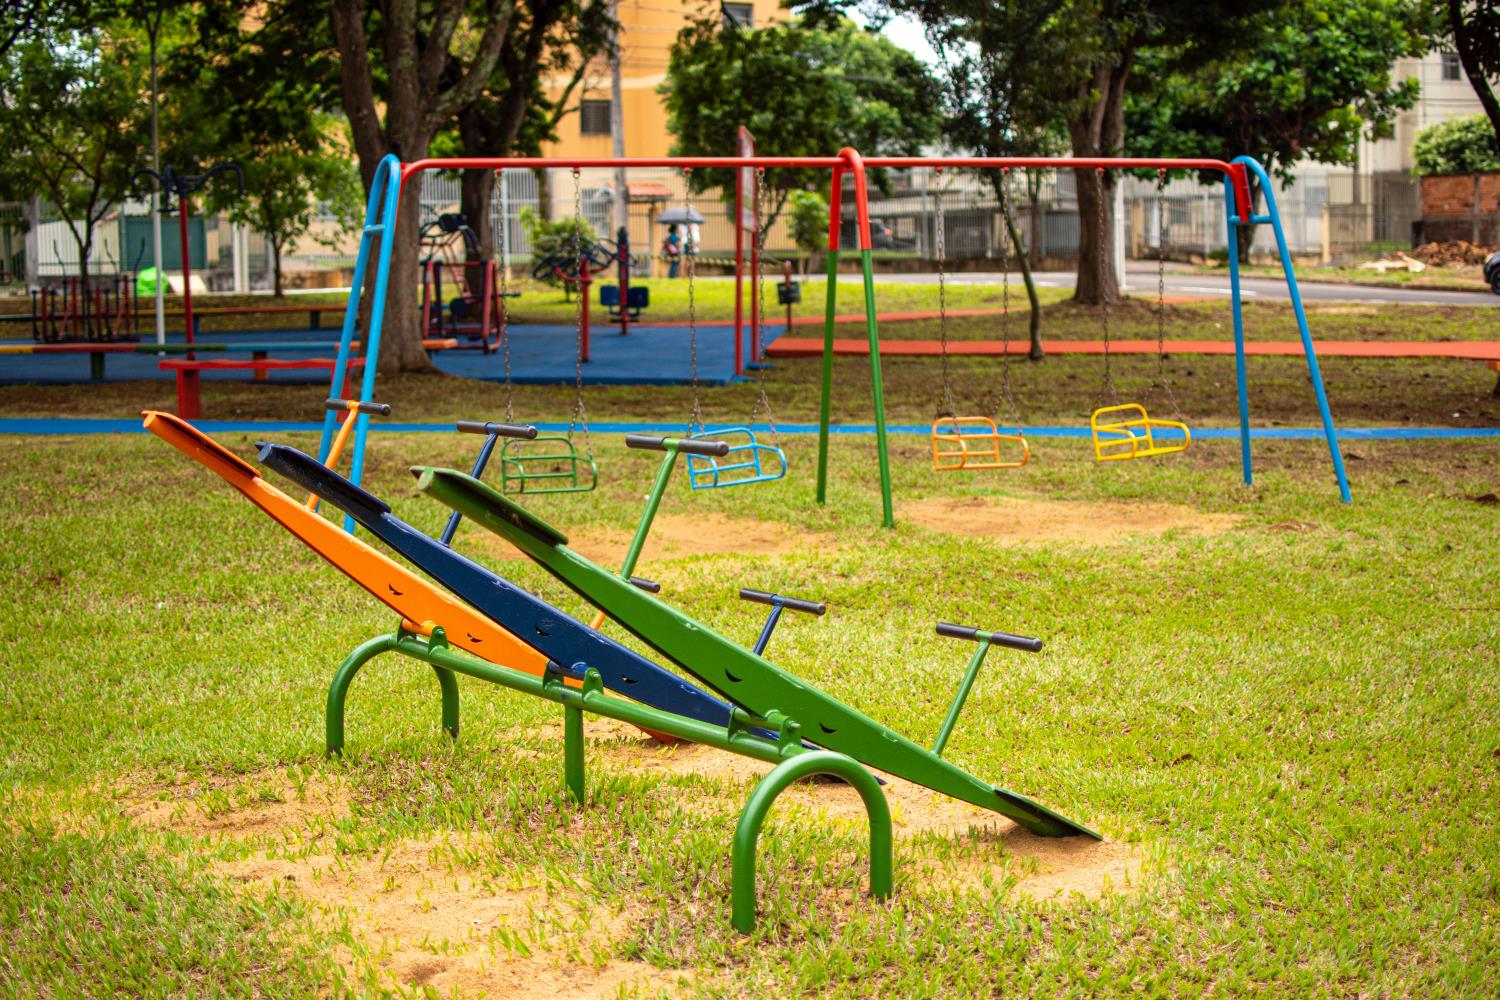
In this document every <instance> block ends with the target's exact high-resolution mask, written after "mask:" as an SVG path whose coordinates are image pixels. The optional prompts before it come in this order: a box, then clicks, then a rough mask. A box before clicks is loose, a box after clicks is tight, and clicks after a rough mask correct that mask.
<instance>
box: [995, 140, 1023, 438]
mask: <svg viewBox="0 0 1500 1000" xmlns="http://www.w3.org/2000/svg"><path fill="white" fill-rule="evenodd" d="M1000 214H1001V222H1002V224H1003V225H1004V226H1005V232H1004V233H1002V234H1001V237H1000V275H1001V278H1002V279H1003V282H1004V283H1003V284H1002V286H1001V288H1002V291H1001V293H1000V337H1001V350H1002V351H1003V352H1004V353H1003V354H1001V356H1000V388H1001V389H1002V390H1003V391H1004V393H1005V402H1006V405H1007V406H1009V407H1010V415H1011V416H1012V417H1014V418H1015V424H1016V433H1017V434H1020V433H1021V408H1020V407H1019V406H1017V405H1016V397H1015V393H1014V392H1013V391H1012V390H1011V385H1010V251H1011V245H1010V168H1009V167H1004V168H1002V169H1001V171H1000Z"/></svg>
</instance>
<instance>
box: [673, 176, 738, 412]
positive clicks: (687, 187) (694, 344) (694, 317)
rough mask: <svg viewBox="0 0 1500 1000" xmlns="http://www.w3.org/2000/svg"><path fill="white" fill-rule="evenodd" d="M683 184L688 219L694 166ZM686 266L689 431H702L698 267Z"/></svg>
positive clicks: (687, 217)
mask: <svg viewBox="0 0 1500 1000" xmlns="http://www.w3.org/2000/svg"><path fill="white" fill-rule="evenodd" d="M682 184H683V195H682V204H683V208H684V209H685V211H684V212H683V218H684V219H687V220H691V219H692V217H693V168H692V167H683V168H682ZM684 224H685V225H692V223H691V221H688V222H686V223H684ZM735 225H739V220H735ZM683 256H684V257H687V254H683ZM684 266H685V267H686V268H687V300H688V358H689V363H690V365H691V369H692V382H693V413H692V416H691V418H690V420H691V421H692V422H691V423H690V424H689V425H688V432H689V433H692V432H693V431H694V429H696V430H697V431H699V432H701V431H702V430H703V429H704V428H703V401H702V399H701V398H700V397H701V395H702V393H701V388H700V386H699V384H698V303H697V300H696V298H695V297H694V294H693V277H694V271H695V270H696V269H695V268H694V267H693V265H692V264H691V263H690V262H687V261H685V262H684Z"/></svg>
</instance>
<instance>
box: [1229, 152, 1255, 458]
mask: <svg viewBox="0 0 1500 1000" xmlns="http://www.w3.org/2000/svg"><path fill="white" fill-rule="evenodd" d="M1224 212H1225V217H1224V235H1225V244H1226V246H1227V247H1228V250H1229V289H1230V305H1231V308H1232V310H1233V313H1234V387H1235V391H1236V392H1238V393H1239V401H1240V470H1241V473H1242V474H1243V476H1244V479H1245V485H1246V486H1249V485H1250V484H1251V483H1252V482H1254V479H1255V473H1254V470H1253V468H1252V466H1251V459H1250V396H1249V393H1248V391H1247V388H1248V386H1247V384H1246V383H1247V379H1246V376H1245V315H1244V309H1243V306H1242V301H1241V296H1240V234H1239V229H1238V226H1239V222H1240V218H1239V215H1238V213H1236V212H1235V208H1234V181H1233V179H1232V178H1230V177H1227V176H1226V177H1225V178H1224Z"/></svg>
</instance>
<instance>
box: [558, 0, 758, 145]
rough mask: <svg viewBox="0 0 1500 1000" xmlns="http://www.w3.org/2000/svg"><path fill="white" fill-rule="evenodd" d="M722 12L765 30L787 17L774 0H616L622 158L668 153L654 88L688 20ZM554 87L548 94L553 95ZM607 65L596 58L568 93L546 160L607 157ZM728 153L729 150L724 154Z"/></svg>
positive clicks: (662, 114)
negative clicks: (708, 0) (712, 0)
mask: <svg viewBox="0 0 1500 1000" xmlns="http://www.w3.org/2000/svg"><path fill="white" fill-rule="evenodd" d="M715 10H722V16H723V17H725V18H734V20H735V21H737V22H738V23H739V24H741V25H743V26H748V27H751V28H763V27H765V26H766V25H768V24H773V23H776V22H778V21H781V20H782V19H784V18H785V16H786V12H785V11H783V10H782V9H781V7H780V6H779V3H778V0H752V2H750V3H723V4H704V3H703V2H702V0H618V7H617V11H616V16H617V17H618V18H619V22H620V34H619V48H620V76H621V78H622V87H621V91H622V93H623V100H622V101H621V104H622V111H623V115H624V121H625V128H624V133H625V136H624V138H625V154H624V155H626V156H667V155H669V153H670V151H671V147H672V137H671V136H670V135H669V134H668V133H667V110H666V108H665V106H663V104H662V98H661V95H660V94H659V93H657V88H658V87H660V86H661V85H662V82H663V81H664V80H665V79H666V78H667V61H668V58H669V57H670V55H671V51H672V43H673V42H674V41H676V39H677V33H678V32H679V31H681V30H682V29H683V28H684V27H686V26H687V24H688V23H689V21H690V20H692V19H694V18H698V17H702V16H704V15H705V14H706V13H708V12H710V11H715ZM560 89H561V88H560V85H559V86H557V87H554V88H553V89H552V90H551V92H550V93H549V95H548V96H549V97H553V98H556V97H557V95H558V93H559V92H560ZM610 90H611V86H610V66H609V61H608V60H606V59H598V60H595V61H594V63H593V64H592V65H590V66H589V69H588V72H587V74H586V75H585V77H584V79H583V83H582V84H581V85H580V86H579V88H578V91H577V93H576V94H575V96H574V99H573V103H575V104H576V105H577V110H576V111H574V112H571V113H569V114H568V115H567V117H565V118H564V119H563V120H562V123H561V124H560V125H559V126H558V140H557V141H556V142H552V143H547V144H546V145H545V146H544V147H543V155H545V156H562V157H585V156H610V155H611V154H612V149H613V146H612V143H611V136H610ZM724 152H725V153H726V154H730V155H732V153H733V150H725V151H724Z"/></svg>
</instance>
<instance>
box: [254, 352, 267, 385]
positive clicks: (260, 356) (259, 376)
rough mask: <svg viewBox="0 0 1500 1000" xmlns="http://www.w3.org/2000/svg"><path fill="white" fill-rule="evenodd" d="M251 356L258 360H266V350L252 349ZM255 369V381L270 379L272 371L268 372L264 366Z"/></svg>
mask: <svg viewBox="0 0 1500 1000" xmlns="http://www.w3.org/2000/svg"><path fill="white" fill-rule="evenodd" d="M250 357H251V358H252V359H254V360H256V361H264V360H265V359H266V352H265V351H251V352H250ZM254 371H255V381H257V382H267V381H270V378H271V373H270V372H268V371H266V370H265V369H264V368H256V369H255V370H254Z"/></svg>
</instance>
